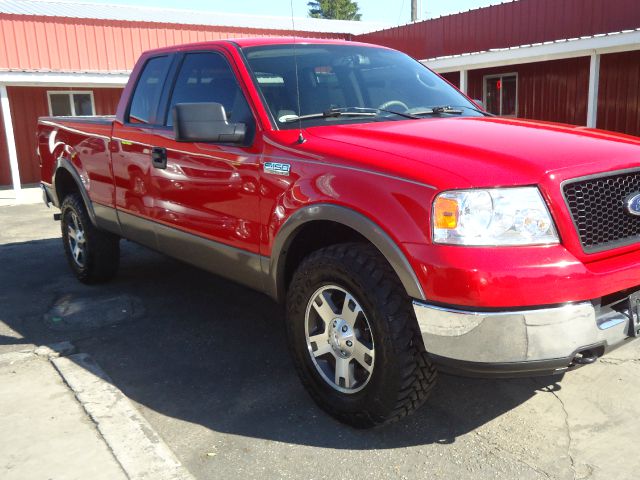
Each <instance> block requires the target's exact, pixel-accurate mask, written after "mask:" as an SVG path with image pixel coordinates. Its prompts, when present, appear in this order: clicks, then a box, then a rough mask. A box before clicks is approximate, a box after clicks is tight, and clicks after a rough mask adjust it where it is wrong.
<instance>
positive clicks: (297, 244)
mask: <svg viewBox="0 0 640 480" xmlns="http://www.w3.org/2000/svg"><path fill="white" fill-rule="evenodd" d="M37 149H38V153H39V156H40V159H41V164H42V186H43V191H44V198H45V202H46V203H47V204H53V205H55V206H56V207H59V208H60V209H61V213H60V214H58V215H56V217H57V218H60V219H61V221H62V237H63V246H64V250H65V252H66V255H67V258H68V260H69V265H70V266H71V268H72V270H73V271H74V272H75V274H76V275H77V277H78V278H79V279H80V280H81V281H83V282H87V283H95V282H101V281H106V280H109V279H110V278H112V277H113V276H114V275H115V273H116V271H117V269H118V257H119V240H120V239H121V238H126V239H129V240H132V241H135V242H138V243H140V244H142V245H146V246H148V247H150V248H153V249H155V250H158V251H160V252H164V253H166V254H168V255H171V256H173V257H175V258H178V259H182V260H184V261H186V262H189V263H191V264H193V265H197V266H199V267H202V268H204V269H206V270H209V271H211V272H214V273H216V274H218V275H221V276H224V277H227V278H229V279H231V280H233V281H236V282H240V283H242V284H244V285H247V286H249V287H251V288H254V289H257V290H260V291H262V292H265V293H267V294H269V295H270V296H272V297H273V298H274V299H276V300H277V301H279V302H282V303H284V304H285V305H286V317H287V320H286V324H287V333H288V340H289V344H290V349H291V352H292V355H293V359H294V364H295V366H296V368H297V370H298V373H299V375H300V378H301V380H302V382H303V383H304V385H305V387H306V388H307V390H308V391H309V393H310V394H311V396H312V397H313V399H314V400H315V401H316V402H317V403H318V404H319V405H320V406H321V407H322V408H323V409H324V410H326V411H327V412H329V413H330V414H332V415H334V416H335V417H337V418H338V419H340V420H342V421H344V422H347V423H349V424H352V425H354V426H358V427H368V426H373V425H377V424H381V423H384V422H387V421H391V420H394V419H398V418H401V417H403V416H405V415H407V414H409V413H410V412H412V411H413V410H414V409H416V408H417V407H418V406H419V405H421V404H422V403H423V402H424V401H425V399H426V397H427V395H428V393H429V391H430V390H431V388H432V387H433V385H434V381H435V378H436V371H437V370H443V371H450V372H458V373H466V374H471V375H503V376H513V375H541V374H550V373H563V372H566V371H567V370H570V369H572V368H575V367H577V366H580V365H584V364H588V363H592V362H594V361H595V360H596V359H597V358H598V357H599V356H601V355H603V354H605V353H606V352H607V351H609V350H611V349H613V348H615V347H617V346H619V345H621V344H623V343H625V342H627V341H628V340H631V339H633V338H635V337H637V336H638V335H640V323H639V321H638V312H639V311H640V307H639V305H640V139H638V138H635V137H631V136H624V135H618V134H614V133H610V132H605V131H598V130H593V129H586V128H583V127H576V126H568V125H557V124H550V123H545V122H539V121H525V120H520V119H515V118H511V119H507V118H497V117H494V116H492V115H489V114H488V113H486V112H484V111H483V110H482V109H481V108H480V107H479V105H478V104H477V103H474V102H473V101H471V100H470V99H468V98H467V97H465V96H464V95H463V94H461V93H460V92H459V91H458V90H456V89H455V88H454V87H452V86H451V85H450V84H448V83H447V82H446V81H444V80H443V79H442V78H440V77H439V76H438V75H436V74H434V73H433V72H431V71H430V70H429V69H427V68H426V67H424V66H423V65H421V64H420V63H418V62H416V61H415V60H412V59H411V58H409V57H407V56H406V55H404V54H401V53H399V52H397V51H394V50H391V49H387V48H382V47H378V46H373V45H367V44H362V43H352V42H344V41H320V40H304V41H302V40H297V41H294V40H292V39H287V38H281V39H273V38H270V39H242V40H228V41H218V42H208V43H200V44H192V45H184V46H177V47H172V48H164V49H160V50H154V51H150V52H146V53H145V54H143V55H142V57H141V58H140V60H139V61H138V63H137V65H136V66H135V68H134V70H133V73H132V75H131V78H130V80H129V83H128V84H127V87H126V88H125V90H124V93H123V95H122V99H121V100H120V104H119V105H118V110H117V114H116V115H115V117H90V118H70V117H49V118H42V119H40V123H39V127H38V146H37Z"/></svg>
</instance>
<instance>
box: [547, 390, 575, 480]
mask: <svg viewBox="0 0 640 480" xmlns="http://www.w3.org/2000/svg"><path fill="white" fill-rule="evenodd" d="M547 391H548V392H549V393H551V394H552V395H553V396H554V397H556V398H557V399H558V401H559V402H560V405H561V406H562V411H563V412H564V425H565V427H566V431H567V438H568V440H569V443H568V444H567V455H568V456H569V460H570V461H571V470H572V471H573V479H574V480H577V478H578V472H577V471H576V461H575V459H574V458H573V455H572V454H571V445H572V444H573V437H572V436H571V426H570V425H569V412H567V408H566V407H565V405H564V402H563V401H562V399H561V398H560V396H559V395H558V394H557V393H556V392H554V391H553V390H547Z"/></svg>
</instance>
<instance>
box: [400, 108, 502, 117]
mask: <svg viewBox="0 0 640 480" xmlns="http://www.w3.org/2000/svg"><path fill="white" fill-rule="evenodd" d="M461 109H465V110H471V111H474V112H478V113H481V114H483V115H485V116H488V117H492V116H493V115H491V114H490V113H488V112H483V111H482V110H479V109H477V108H473V107H467V106H466V105H454V106H451V105H439V106H435V107H428V108H427V109H426V110H421V111H419V112H411V113H412V114H413V115H417V116H420V115H440V114H442V113H446V114H451V115H461V114H462V110H461Z"/></svg>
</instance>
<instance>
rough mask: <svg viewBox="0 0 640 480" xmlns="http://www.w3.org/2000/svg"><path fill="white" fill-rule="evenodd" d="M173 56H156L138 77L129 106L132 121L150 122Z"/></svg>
mask: <svg viewBox="0 0 640 480" xmlns="http://www.w3.org/2000/svg"><path fill="white" fill-rule="evenodd" d="M170 63H171V58H170V57H168V56H164V57H155V58H152V59H151V60H149V61H148V62H147V63H146V65H145V66H144V69H143V70H142V73H141V74H140V78H139V79H138V83H137V85H136V89H135V91H134V92H133V98H132V99H131V107H130V108H129V121H130V122H131V123H149V122H151V121H152V116H153V114H154V112H155V110H156V108H157V107H158V102H160V95H161V94H162V86H163V85H164V81H165V79H166V77H167V72H168V70H169V65H170Z"/></svg>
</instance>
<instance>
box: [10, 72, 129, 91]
mask: <svg viewBox="0 0 640 480" xmlns="http://www.w3.org/2000/svg"><path fill="white" fill-rule="evenodd" d="M128 80H129V73H126V72H122V73H74V72H13V71H4V72H3V71H0V84H3V85H8V86H23V87H38V86H43V85H46V86H48V87H69V86H84V87H87V86H93V87H123V86H124V85H126V83H127V81H128Z"/></svg>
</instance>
